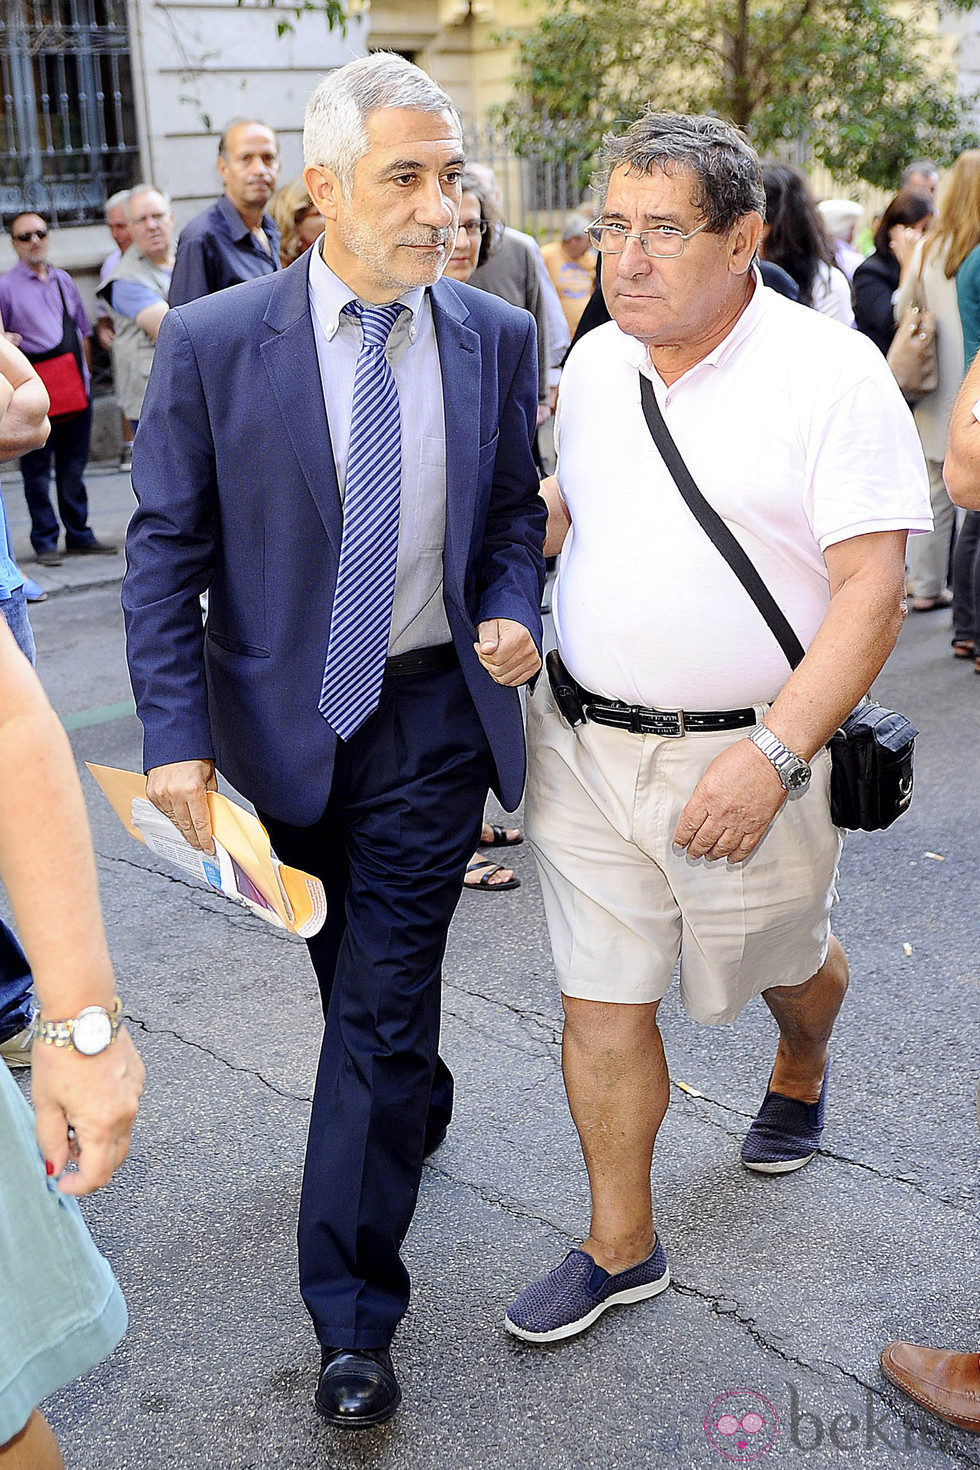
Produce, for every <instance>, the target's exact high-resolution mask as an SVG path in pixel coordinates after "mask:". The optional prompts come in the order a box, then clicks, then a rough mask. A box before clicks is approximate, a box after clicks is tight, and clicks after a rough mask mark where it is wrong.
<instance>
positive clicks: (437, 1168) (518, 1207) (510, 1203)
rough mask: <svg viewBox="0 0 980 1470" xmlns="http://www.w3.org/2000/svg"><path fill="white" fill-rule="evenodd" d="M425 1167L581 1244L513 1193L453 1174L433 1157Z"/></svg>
mask: <svg viewBox="0 0 980 1470" xmlns="http://www.w3.org/2000/svg"><path fill="white" fill-rule="evenodd" d="M424 1167H425V1168H426V1169H428V1170H429V1171H430V1172H431V1173H433V1174H436V1175H438V1176H439V1178H440V1179H445V1180H446V1181H447V1182H448V1183H449V1184H459V1185H461V1186H462V1187H463V1189H468V1190H469V1191H470V1193H471V1194H475V1195H476V1197H477V1199H481V1200H482V1201H483V1202H484V1204H487V1205H495V1206H496V1207H497V1209H498V1210H503V1212H504V1214H506V1215H510V1216H512V1218H513V1219H515V1220H530V1221H531V1222H532V1223H533V1224H536V1225H543V1226H544V1227H545V1229H546V1230H550V1231H552V1232H553V1233H554V1234H555V1235H557V1236H559V1237H560V1238H561V1239H562V1240H567V1241H568V1242H569V1243H570V1244H571V1245H579V1244H581V1242H580V1240H579V1238H578V1237H577V1236H574V1235H570V1234H569V1232H568V1231H567V1230H566V1229H565V1227H564V1226H563V1225H559V1224H558V1222H557V1221H556V1220H549V1219H548V1218H547V1216H546V1215H535V1214H534V1212H533V1211H532V1210H529V1209H526V1208H525V1207H524V1205H523V1204H522V1203H521V1201H520V1200H516V1199H514V1198H513V1196H512V1195H507V1194H501V1193H499V1192H498V1191H497V1190H493V1189H487V1188H486V1187H485V1186H484V1185H481V1184H474V1183H473V1181H472V1179H464V1178H463V1177H462V1175H460V1174H453V1173H452V1171H451V1170H449V1169H444V1168H443V1167H442V1165H441V1164H434V1163H433V1162H432V1160H431V1159H426V1160H425V1164H424Z"/></svg>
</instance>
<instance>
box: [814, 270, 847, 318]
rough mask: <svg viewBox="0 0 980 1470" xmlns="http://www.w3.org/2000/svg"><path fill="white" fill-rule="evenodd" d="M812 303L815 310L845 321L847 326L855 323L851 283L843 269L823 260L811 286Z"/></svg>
mask: <svg viewBox="0 0 980 1470" xmlns="http://www.w3.org/2000/svg"><path fill="white" fill-rule="evenodd" d="M810 299H811V305H812V306H813V309H814V311H819V312H822V313H823V315H824V316H832V317H833V318H834V320H835V321H838V322H843V323H844V325H845V327H853V325H854V307H853V306H852V305H851V283H850V281H849V280H848V279H847V277H846V276H845V274H844V272H843V271H842V270H838V269H837V267H836V266H835V265H826V264H825V262H824V261H821V262H820V264H819V265H818V266H817V274H816V275H815V276H814V278H813V285H812V287H811V288H810Z"/></svg>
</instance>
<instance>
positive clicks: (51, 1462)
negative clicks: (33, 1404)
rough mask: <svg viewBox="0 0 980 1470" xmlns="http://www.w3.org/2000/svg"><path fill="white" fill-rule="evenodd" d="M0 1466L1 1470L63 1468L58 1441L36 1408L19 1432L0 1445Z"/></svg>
mask: <svg viewBox="0 0 980 1470" xmlns="http://www.w3.org/2000/svg"><path fill="white" fill-rule="evenodd" d="M0 1466H2V1467H3V1470H64V1461H63V1460H62V1458H61V1452H60V1450H59V1449H58V1443H57V1441H56V1439H55V1437H54V1435H53V1434H52V1433H51V1428H50V1426H49V1424H48V1421H47V1420H46V1419H44V1418H43V1417H42V1416H41V1415H40V1414H39V1413H38V1411H37V1409H35V1410H34V1412H33V1414H32V1415H31V1417H30V1418H29V1419H28V1421H27V1423H26V1424H25V1425H24V1428H23V1429H22V1430H21V1432H20V1434H15V1435H14V1437H13V1439H8V1440H7V1443H6V1444H4V1445H0Z"/></svg>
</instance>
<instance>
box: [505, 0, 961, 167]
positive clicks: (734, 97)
mask: <svg viewBox="0 0 980 1470" xmlns="http://www.w3.org/2000/svg"><path fill="white" fill-rule="evenodd" d="M951 3H952V4H953V6H954V7H956V8H959V9H969V8H970V6H971V3H972V0H951ZM915 14H917V15H920V16H921V14H922V7H921V6H920V7H918V8H917V9H916V12H915ZM517 38H518V40H519V46H518V53H517V73H516V76H515V79H514V80H515V87H514V99H513V101H512V102H511V103H510V104H508V105H506V106H505V107H503V108H502V109H500V112H499V116H500V120H501V121H502V122H503V125H504V127H505V130H506V132H507V134H508V136H509V138H510V140H511V143H512V145H513V146H514V147H515V148H516V149H517V151H518V152H536V153H544V154H546V155H550V156H552V157H555V158H562V157H564V158H570V157H574V156H582V155H584V156H586V157H587V156H588V155H590V154H591V153H592V152H593V151H594V149H595V148H596V146H597V144H598V142H599V139H600V137H601V135H602V132H603V131H604V130H605V129H606V128H610V127H612V128H619V127H622V126H623V125H624V124H625V123H628V122H631V121H632V120H633V119H634V118H636V117H638V116H639V115H640V114H641V113H642V112H644V111H645V110H646V109H647V108H648V107H651V106H655V107H657V108H663V109H673V110H677V111H680V112H711V113H716V114H718V115H719V116H722V117H727V118H730V119H731V120H732V121H733V122H736V123H738V124H739V126H741V127H743V128H744V129H745V130H746V132H747V133H748V135H749V137H750V138H751V139H752V141H753V143H754V145H755V147H756V148H757V149H758V150H759V151H760V152H761V153H763V154H765V153H767V152H771V151H772V150H773V149H776V148H778V147H779V145H780V144H785V143H787V142H791V141H795V140H802V141H803V142H804V143H805V144H806V145H807V146H808V147H809V149H810V151H811V152H812V154H813V155H814V156H815V157H816V158H817V159H819V160H820V161H821V162H822V163H824V164H826V165H827V167H828V168H830V169H831V170H832V171H833V173H834V174H835V175H836V176H837V177H838V178H840V179H841V180H853V179H856V178H861V179H867V180H868V181H869V182H871V183H874V184H880V185H882V186H884V187H889V186H891V185H893V184H894V183H895V181H896V179H897V178H898V175H899V174H900V173H901V170H902V167H903V166H904V164H905V163H907V162H908V160H909V159H910V158H913V157H917V156H925V157H929V158H934V159H936V160H937V162H945V161H947V160H949V159H950V158H951V157H952V156H954V155H955V154H956V153H957V152H958V151H959V150H960V149H961V148H963V147H967V146H972V145H974V144H975V143H976V139H975V138H974V137H972V136H971V135H970V134H969V133H968V131H967V127H966V113H967V105H966V103H965V102H964V100H963V99H962V98H961V97H959V96H958V95H957V92H956V84H955V77H954V76H953V74H952V72H951V71H950V69H949V68H948V67H946V66H943V65H941V64H938V57H939V46H940V43H939V41H938V40H937V38H936V36H935V34H934V33H933V34H932V35H930V34H929V33H927V32H926V31H925V30H924V29H923V27H922V25H921V24H920V23H919V22H918V21H917V20H916V19H915V18H914V16H913V12H912V7H908V8H907V9H905V10H904V13H903V11H902V10H900V9H898V8H897V7H896V5H895V4H894V3H890V0H844V3H843V4H840V3H835V0H559V3H558V4H557V5H556V6H555V7H554V9H553V10H552V11H551V13H550V14H548V15H547V16H545V17H543V18H542V19H541V20H540V21H538V23H537V24H536V25H535V26H534V27H533V28H532V29H531V30H530V31H527V32H522V33H519V35H518V37H517Z"/></svg>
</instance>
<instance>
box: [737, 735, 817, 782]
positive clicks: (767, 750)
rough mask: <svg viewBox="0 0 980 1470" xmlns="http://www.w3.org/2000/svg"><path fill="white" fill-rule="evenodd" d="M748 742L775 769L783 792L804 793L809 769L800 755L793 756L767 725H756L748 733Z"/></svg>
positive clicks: (808, 780) (808, 778)
mask: <svg viewBox="0 0 980 1470" xmlns="http://www.w3.org/2000/svg"><path fill="white" fill-rule="evenodd" d="M747 738H748V739H749V740H751V741H752V744H753V745H757V746H758V747H759V749H760V750H761V751H762V754H763V755H764V756H765V757H766V759H767V760H768V761H769V762H770V764H771V765H772V766H773V767H774V768H775V771H776V775H777V776H778V777H779V779H780V781H782V783H783V790H784V791H805V790H806V788H807V786H808V785H809V784H810V767H809V765H808V764H807V762H806V761H805V760H804V759H803V757H802V756H800V755H794V754H793V752H792V751H791V750H790V749H789V747H788V746H786V745H784V744H783V742H782V741H781V740H780V739H778V737H777V736H775V735H774V734H773V733H772V731H771V730H770V729H769V726H768V725H756V726H755V727H754V729H752V730H750V731H749V733H748V737H747Z"/></svg>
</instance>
